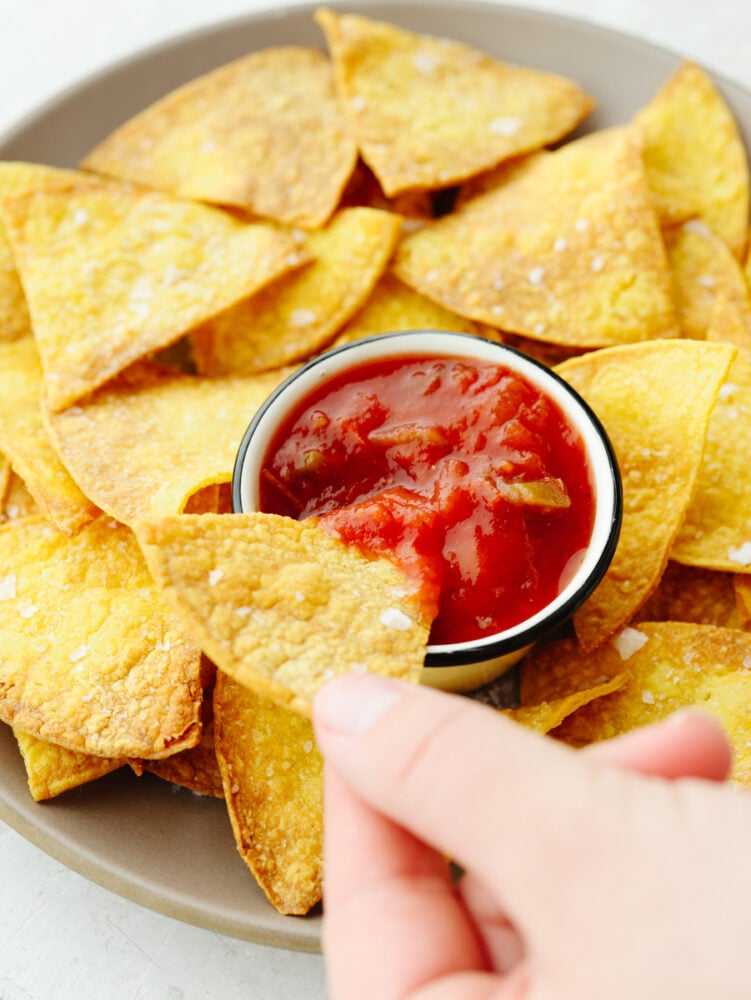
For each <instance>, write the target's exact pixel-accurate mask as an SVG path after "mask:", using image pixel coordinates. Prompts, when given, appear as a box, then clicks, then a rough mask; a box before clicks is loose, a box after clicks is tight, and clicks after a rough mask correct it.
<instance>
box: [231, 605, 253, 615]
mask: <svg viewBox="0 0 751 1000" xmlns="http://www.w3.org/2000/svg"><path fill="white" fill-rule="evenodd" d="M252 611H253V609H252V608H249V607H247V605H242V606H241V607H239V608H235V614H236V615H239V616H240V617H241V618H247V617H248V615H249V614H250V613H251V612H252Z"/></svg>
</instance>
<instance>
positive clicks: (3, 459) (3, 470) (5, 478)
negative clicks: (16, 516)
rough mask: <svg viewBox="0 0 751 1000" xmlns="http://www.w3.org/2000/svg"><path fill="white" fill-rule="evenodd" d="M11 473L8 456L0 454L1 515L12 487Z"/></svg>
mask: <svg viewBox="0 0 751 1000" xmlns="http://www.w3.org/2000/svg"><path fill="white" fill-rule="evenodd" d="M11 471H12V470H11V466H10V461H9V460H8V458H7V456H6V455H3V453H2V452H0V514H1V513H2V512H3V511H4V510H5V498H6V496H7V495H8V489H9V487H10V474H11Z"/></svg>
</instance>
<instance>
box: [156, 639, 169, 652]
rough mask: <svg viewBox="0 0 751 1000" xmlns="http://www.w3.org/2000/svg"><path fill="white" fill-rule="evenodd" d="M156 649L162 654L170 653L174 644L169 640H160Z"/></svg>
mask: <svg viewBox="0 0 751 1000" xmlns="http://www.w3.org/2000/svg"><path fill="white" fill-rule="evenodd" d="M156 648H157V649H158V650H159V652H160V653H169V651H170V650H171V649H172V643H171V642H170V641H169V639H160V640H159V642H158V643H157V644H156Z"/></svg>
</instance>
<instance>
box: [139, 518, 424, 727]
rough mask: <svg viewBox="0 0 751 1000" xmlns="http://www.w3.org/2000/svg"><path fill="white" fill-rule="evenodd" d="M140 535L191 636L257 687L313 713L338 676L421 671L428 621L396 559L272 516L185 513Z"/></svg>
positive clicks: (145, 527)
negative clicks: (324, 689) (371, 554)
mask: <svg viewBox="0 0 751 1000" xmlns="http://www.w3.org/2000/svg"><path fill="white" fill-rule="evenodd" d="M135 532H136V536H137V538H138V540H139V542H140V544H141V548H142V549H143V552H144V555H145V557H146V561H147V563H148V565H149V568H150V569H151V572H152V573H153V575H154V578H155V580H156V581H157V584H158V586H159V587H160V588H161V590H162V593H163V594H164V597H165V599H166V600H167V602H168V603H169V604H170V606H171V607H172V608H174V610H175V611H176V612H177V614H178V615H179V616H180V619H181V621H182V622H183V624H184V626H185V628H186V630H187V632H188V634H189V635H191V636H192V637H193V639H194V641H195V642H196V643H197V645H198V646H200V647H201V649H203V651H204V652H205V653H206V655H207V656H209V657H210V658H211V659H212V660H213V661H214V663H216V665H217V667H218V668H219V669H220V670H223V671H224V672H225V673H227V674H229V675H230V676H231V677H234V678H235V680H237V681H239V683H241V684H244V685H245V686H246V687H249V688H251V689H252V690H254V691H255V692H256V693H258V694H260V695H265V696H268V697H270V698H272V699H273V700H275V701H276V702H278V703H279V704H280V705H283V706H287V707H289V708H292V709H294V710H295V711H297V712H300V713H302V714H303V715H309V714H310V711H311V703H312V700H313V697H314V695H315V693H316V691H317V690H318V689H319V688H320V687H321V686H322V685H323V684H324V683H325V682H326V681H327V680H328V679H329V678H330V677H333V676H334V675H335V674H340V673H350V672H352V671H357V672H361V671H370V672H373V673H381V674H384V675H386V676H389V677H397V678H400V679H402V680H408V681H417V680H418V678H419V676H420V671H421V670H422V666H423V661H424V658H425V649H426V646H427V641H428V634H429V630H430V619H429V617H428V614H427V612H426V609H425V607H424V605H423V604H422V603H420V601H419V600H418V599H417V597H416V596H415V594H414V593H413V592H411V590H412V587H411V585H410V583H409V581H408V579H407V577H406V576H405V575H404V574H403V573H402V572H401V571H400V570H399V569H398V568H397V566H396V565H395V564H394V563H393V562H391V560H389V559H387V558H372V559H369V558H367V557H366V556H365V555H363V554H362V553H361V552H360V551H359V550H358V549H357V548H355V547H350V546H347V545H345V544H344V543H343V542H340V541H339V540H337V539H336V538H332V537H331V536H330V535H328V534H326V533H325V532H324V531H323V530H322V529H321V528H320V527H318V526H317V525H315V524H312V523H310V522H307V523H306V522H300V521H295V520H293V519H292V518H287V517H281V516H278V515H274V514H261V513H254V514H217V515H212V514H203V515H188V514H183V515H177V516H175V517H165V518H161V519H159V520H154V521H141V522H139V523H137V524H136V525H135Z"/></svg>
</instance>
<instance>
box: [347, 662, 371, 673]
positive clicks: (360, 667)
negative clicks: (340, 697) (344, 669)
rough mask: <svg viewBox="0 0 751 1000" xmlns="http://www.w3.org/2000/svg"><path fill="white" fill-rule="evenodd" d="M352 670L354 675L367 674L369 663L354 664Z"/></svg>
mask: <svg viewBox="0 0 751 1000" xmlns="http://www.w3.org/2000/svg"><path fill="white" fill-rule="evenodd" d="M350 670H351V671H352V673H353V674H367V672H368V665H367V663H362V662H361V661H358V662H357V663H353V664H352V666H351V667H350Z"/></svg>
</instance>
